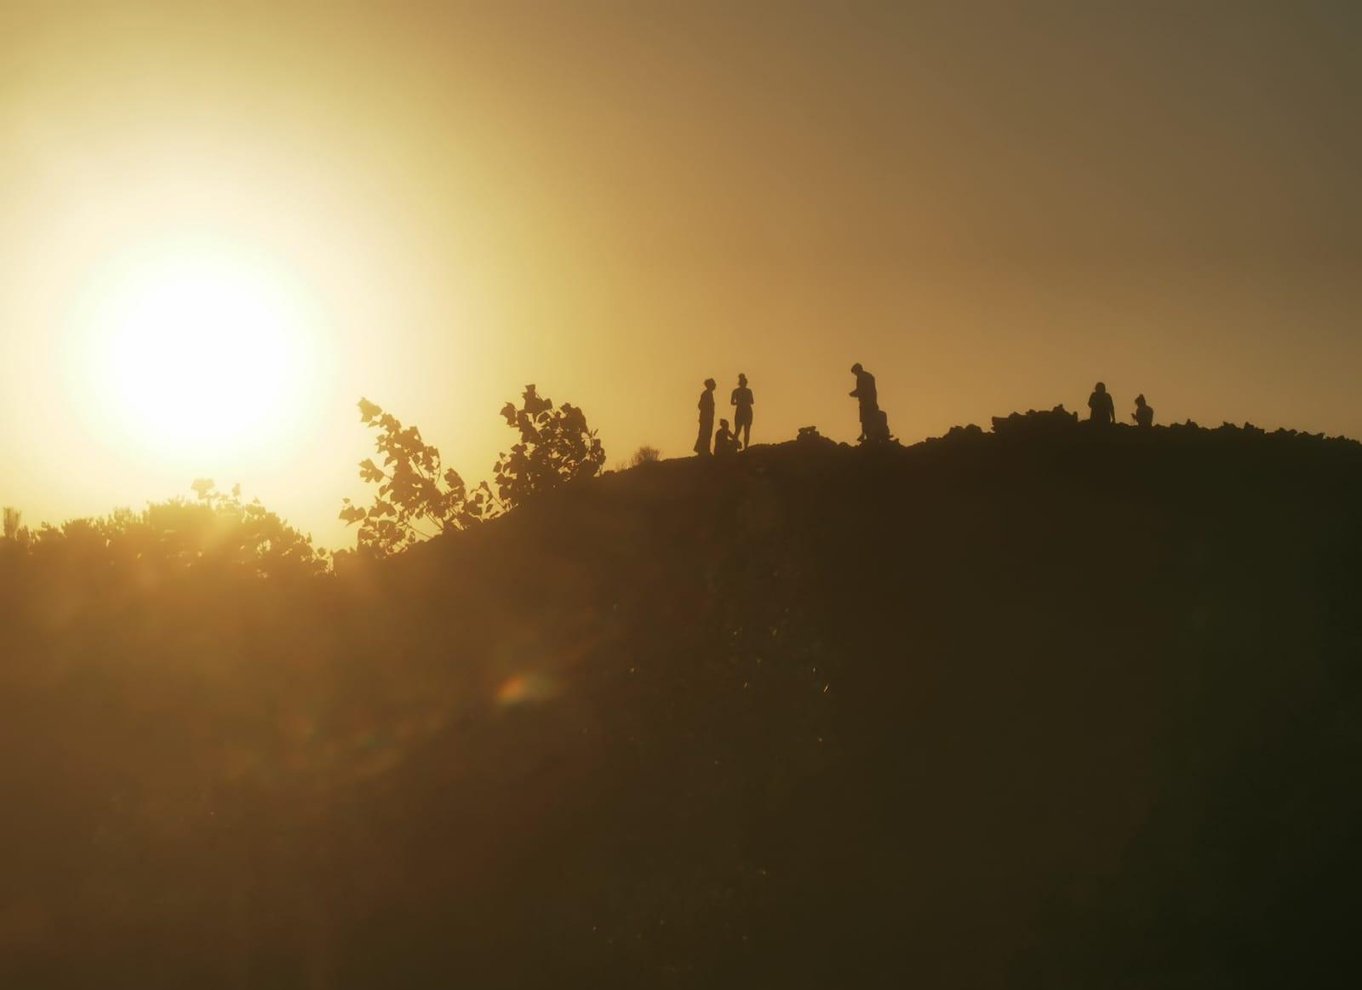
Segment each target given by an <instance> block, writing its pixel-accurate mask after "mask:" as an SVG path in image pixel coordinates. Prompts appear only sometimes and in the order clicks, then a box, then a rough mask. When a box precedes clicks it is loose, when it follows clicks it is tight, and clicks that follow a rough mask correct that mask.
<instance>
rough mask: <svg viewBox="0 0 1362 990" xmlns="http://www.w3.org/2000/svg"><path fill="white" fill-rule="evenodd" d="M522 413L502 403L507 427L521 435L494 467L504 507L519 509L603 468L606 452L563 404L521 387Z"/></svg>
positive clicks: (579, 414)
mask: <svg viewBox="0 0 1362 990" xmlns="http://www.w3.org/2000/svg"><path fill="white" fill-rule="evenodd" d="M522 401H523V404H522V407H521V408H520V409H516V407H515V405H514V403H510V402H508V403H506V405H505V406H504V407H503V408H502V410H501V415H502V416H504V417H505V418H506V425H508V426H510V427H511V428H512V429H516V430H519V431H520V443H518V444H516V445H515V446H514V447H512V448H511V452H510V453H509V454H502V455H501V460H499V461H498V462H497V465H496V469H495V470H496V479H497V493H498V495H500V497H501V501H502V502H503V503H505V505H506V506H507V507H508V508H509V507H513V506H516V505H520V504H522V503H523V502H525V501H527V500H528V499H531V498H533V497H534V496H536V495H539V494H542V493H543V492H545V491H548V490H550V489H553V488H557V487H558V486H559V485H561V484H563V483H564V482H568V481H578V480H581V479H583V478H591V477H594V476H595V475H596V474H598V473H599V472H600V470H601V465H603V464H604V463H605V448H603V447H602V446H601V441H600V440H599V439H598V438H597V437H596V433H595V431H594V430H592V429H590V428H589V427H588V426H587V423H586V414H585V413H583V412H582V410H581V409H579V408H577V407H576V406H573V405H570V404H568V403H563V405H562V406H561V407H560V408H558V409H555V408H554V407H553V403H552V402H551V401H550V400H549V399H547V398H544V397H543V396H541V395H539V394H538V393H537V392H536V391H535V387H534V386H533V385H526V386H525V392H524V395H523V397H522Z"/></svg>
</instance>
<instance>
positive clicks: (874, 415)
mask: <svg viewBox="0 0 1362 990" xmlns="http://www.w3.org/2000/svg"><path fill="white" fill-rule="evenodd" d="M851 373H852V374H853V375H855V376H856V387H855V388H854V389H852V390H851V397H852V398H853V399H855V400H856V401H857V403H858V405H859V407H860V414H861V435H860V436H859V437H857V439H858V440H888V439H889V421H888V417H886V416H885V415H884V413H882V412H881V411H880V397H879V393H878V392H876V391H875V376H874V375H872V374H871V373H870V372H868V371H866V370H865V369H864V368H862V367H861V365H860V362H857V363H856V364H853V365H852V366H851Z"/></svg>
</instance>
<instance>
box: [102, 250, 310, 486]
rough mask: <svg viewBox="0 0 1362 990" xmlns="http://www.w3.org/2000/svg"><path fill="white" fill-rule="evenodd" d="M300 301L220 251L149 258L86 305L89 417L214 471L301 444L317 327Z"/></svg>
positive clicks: (280, 282)
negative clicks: (229, 463) (218, 465)
mask: <svg viewBox="0 0 1362 990" xmlns="http://www.w3.org/2000/svg"><path fill="white" fill-rule="evenodd" d="M303 302H304V300H303V296H302V294H301V293H300V292H299V291H298V290H297V289H296V288H293V287H291V286H289V285H288V284H287V282H286V281H285V280H284V279H281V278H279V277H276V276H274V275H272V274H271V273H269V272H268V271H267V270H266V269H265V268H264V267H262V266H261V265H259V264H254V263H251V262H250V261H249V260H245V259H242V258H239V257H232V256H230V255H227V254H225V253H223V252H196V253H195V252H191V253H179V254H175V255H173V256H160V257H152V258H147V259H144V260H142V261H140V262H139V263H137V264H135V265H132V266H130V267H129V268H126V269H125V270H123V271H121V272H118V273H116V274H114V275H111V276H110V277H107V278H104V279H101V280H100V284H99V286H98V287H97V289H96V290H95V291H93V292H92V293H91V297H90V300H89V301H88V303H87V306H86V309H87V317H86V320H85V322H86V323H87V329H86V334H87V337H86V339H87V341H88V344H87V346H84V347H82V348H81V350H82V351H83V353H84V362H83V363H84V366H85V367H84V377H85V378H86V381H87V384H88V389H87V391H86V394H87V396H88V398H89V400H90V401H89V402H88V403H87V407H88V408H87V411H88V412H89V413H90V414H91V415H92V416H93V418H94V421H95V423H96V425H97V426H98V429H99V432H100V433H101V434H103V435H104V436H105V437H106V438H107V439H110V440H114V441H116V442H118V443H119V445H120V446H123V447H125V448H126V447H128V446H132V447H135V448H137V449H139V450H141V451H142V452H144V453H146V454H149V455H151V456H153V457H156V458H157V459H164V460H173V461H175V462H177V463H185V464H188V463H196V464H210V463H212V462H214V461H215V460H217V461H221V460H223V459H230V460H239V459H240V458H242V457H243V456H246V457H249V456H251V455H254V454H257V453H260V452H264V451H267V450H269V449H271V448H275V449H276V450H277V448H278V447H279V446H280V445H296V444H297V443H298V442H300V440H301V439H302V436H301V434H302V431H303V428H304V426H305V424H306V421H307V419H308V418H309V417H310V416H311V414H312V413H314V412H315V405H316V402H315V396H316V391H317V390H316V387H315V382H316V377H317V374H318V368H317V363H318V362H317V357H318V355H317V354H316V353H315V350H316V348H315V326H314V325H313V323H314V321H313V320H312V319H311V318H310V314H309V313H308V312H307V307H306V306H305V305H303Z"/></svg>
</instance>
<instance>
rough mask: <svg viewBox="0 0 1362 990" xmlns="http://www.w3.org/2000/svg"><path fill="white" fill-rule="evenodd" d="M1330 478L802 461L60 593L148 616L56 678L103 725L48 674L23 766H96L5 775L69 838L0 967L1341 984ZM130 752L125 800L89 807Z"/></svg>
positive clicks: (795, 451)
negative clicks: (223, 582)
mask: <svg viewBox="0 0 1362 990" xmlns="http://www.w3.org/2000/svg"><path fill="white" fill-rule="evenodd" d="M1359 505H1362V449H1360V448H1359V447H1358V446H1357V445H1355V444H1351V443H1348V442H1342V441H1325V440H1320V439H1317V438H1312V437H1306V436H1297V435H1284V434H1278V435H1262V434H1261V433H1258V432H1256V431H1245V430H1236V429H1223V430H1217V431H1203V430H1195V429H1191V428H1172V429H1167V430H1155V431H1152V432H1145V433H1139V432H1136V431H1134V430H1125V429H1120V430H1116V431H1112V432H1111V433H1109V434H1093V433H1091V432H1090V431H1087V430H1084V429H1081V428H1078V427H1073V428H1068V429H1059V430H1041V431H1038V432H1033V431H1015V430H1014V431H1012V432H1011V433H1008V434H1004V435H1000V436H994V435H987V436H985V435H971V434H967V433H958V434H956V435H954V436H952V437H951V438H949V439H946V440H941V441H932V442H928V443H926V444H921V445H918V446H916V447H913V448H908V449H899V448H888V449H882V450H852V449H847V448H840V447H836V446H833V445H830V444H826V445H825V444H819V443H817V442H815V443H811V444H802V443H794V444H787V445H784V446H780V447H772V448H758V449H754V450H752V451H750V452H749V453H748V454H746V455H744V456H743V457H741V458H739V459H736V460H734V461H730V462H699V461H673V462H665V463H662V464H657V465H649V466H645V467H643V468H640V469H636V470H633V471H629V472H626V473H623V474H618V475H612V476H608V477H605V478H602V479H600V480H598V481H596V482H593V483H590V484H587V485H583V486H579V487H575V488H571V489H567V490H563V491H561V492H559V493H556V494H555V495H554V496H553V497H551V498H549V499H547V500H545V501H544V502H543V503H541V504H538V505H534V506H530V507H527V508H525V509H523V510H521V511H518V512H516V513H514V514H512V515H511V516H510V517H507V518H505V519H503V520H501V521H499V522H496V523H494V524H491V525H488V526H485V527H483V528H482V529H481V530H479V531H476V532H473V533H470V534H465V535H463V536H461V537H458V538H452V539H448V540H443V541H437V542H435V543H432V544H429V545H427V546H425V547H422V548H420V549H419V550H417V551H414V552H412V553H409V554H407V555H406V556H405V557H403V558H400V559H397V560H394V561H391V562H388V563H386V564H383V565H379V566H375V567H371V568H365V569H358V570H353V571H351V572H349V573H347V574H343V575H342V576H341V577H340V578H339V579H337V580H336V581H334V582H330V583H327V584H323V585H316V584H313V585H308V586H304V587H299V588H294V589H292V590H288V589H270V590H269V591H268V592H267V593H262V594H255V593H253V594H255V597H250V598H246V599H242V600H239V601H235V602H234V603H233V605H232V608H231V609H230V610H228V611H223V608H222V607H221V606H220V605H214V606H212V607H208V606H207V605H205V604H204V603H203V602H202V601H196V600H194V599H193V598H192V594H191V593H190V592H187V591H185V592H177V594H179V595H180V596H181V597H182V598H183V599H184V600H180V599H179V598H177V599H175V600H174V601H171V602H167V601H165V600H163V599H164V598H165V595H167V594H169V593H168V592H164V593H159V592H158V594H160V595H161V598H157V599H155V600H154V601H153V602H152V604H143V605H124V606H120V608H119V609H107V610H106V611H105V612H104V613H97V612H96V611H90V615H92V616H95V617H93V618H89V619H87V620H84V621H85V623H86V627H85V628H83V629H82V630H81V632H80V635H82V636H86V637H97V636H100V635H107V633H108V630H107V629H104V628H103V627H99V628H94V627H90V626H89V625H88V624H89V623H94V624H96V626H97V625H98V623H104V624H105V625H106V626H108V627H110V628H121V625H120V624H125V623H126V622H127V621H128V620H127V618H126V617H127V615H129V614H137V615H140V616H141V617H142V619H141V624H140V625H138V626H137V627H136V628H137V631H135V632H130V633H129V632H122V633H120V635H121V636H122V639H121V640H120V645H119V647H118V649H119V650H120V651H123V652H125V653H128V654H129V655H134V654H135V655H136V656H137V657H138V658H139V661H138V665H137V671H136V672H135V673H130V672H128V671H126V670H117V669H115V671H114V672H113V673H108V672H103V673H100V674H99V675H98V677H99V680H98V681H97V683H98V685H100V686H99V687H95V686H87V688H86V691H87V694H88V696H89V698H90V699H103V700H104V704H103V705H102V707H101V706H100V705H99V704H97V703H96V702H95V701H94V700H91V701H90V708H89V710H83V709H82V710H81V711H82V712H83V715H82V716H81V717H82V718H83V719H86V720H88V719H93V720H94V721H95V723H96V727H95V728H89V725H90V724H91V723H90V722H89V721H81V722H79V723H77V722H76V719H77V715H76V714H73V712H74V711H75V710H76V709H75V708H73V707H72V706H76V708H79V706H78V704H77V702H76V701H73V700H72V693H71V692H70V691H69V690H66V689H63V691H62V692H61V693H50V694H48V695H43V696H42V698H43V699H45V700H42V701H41V704H46V705H48V706H49V708H50V709H51V710H50V711H48V712H47V716H46V718H45V720H44V725H46V726H52V725H54V724H68V725H70V726H71V728H70V731H68V732H66V733H65V736H66V743H65V744H64V745H63V746H61V747H54V748H53V752H49V751H48V750H46V749H42V748H41V747H40V748H39V752H38V759H39V761H40V762H41V760H43V759H49V760H54V759H60V760H63V761H65V762H64V763H62V764H60V768H61V769H62V773H61V774H57V773H54V774H53V775H52V776H53V778H56V777H58V776H60V778H61V779H62V780H63V781H69V780H70V779H72V774H75V775H76V778H77V779H80V780H82V781H84V782H85V783H84V784H83V786H82V787H81V788H80V789H79V791H78V792H76V793H70V794H68V793H65V792H64V791H61V789H60V788H57V791H56V792H53V790H52V789H53V787H54V786H55V785H51V784H50V783H46V782H43V781H38V782H35V781H32V780H25V781H24V783H23V786H24V787H27V788H28V789H29V791H30V792H31V793H29V794H28V799H27V802H28V804H29V805H30V806H33V807H39V808H42V809H44V813H46V814H50V815H51V816H52V818H53V821H54V822H55V823H57V824H55V825H54V828H55V829H56V831H57V832H59V833H60V834H61V836H62V839H61V840H60V841H62V842H70V843H79V842H80V841H82V840H89V841H90V842H92V843H94V845H93V846H92V847H89V848H87V847H86V846H84V845H81V846H79V847H78V852H77V854H76V856H77V858H76V862H78V863H79V867H78V872H79V874H80V875H79V878H71V877H66V878H65V879H63V880H61V881H60V882H59V883H56V884H54V885H52V886H49V887H47V888H45V889H46V890H47V894H46V895H45V896H46V899H45V900H44V897H43V896H38V895H33V894H32V892H31V891H30V892H29V895H28V896H29V900H34V901H36V902H37V903H39V904H40V907H41V910H42V911H45V912H46V913H45V914H41V915H39V916H38V917H40V918H41V921H42V923H41V924H40V923H39V922H37V921H33V920H32V919H31V918H29V916H28V915H22V914H21V915H15V917H17V918H19V921H17V922H10V923H9V924H10V926H11V928H15V926H18V927H17V928H15V930H16V931H18V935H12V936H11V938H10V941H11V943H12V944H13V946H14V947H15V951H14V952H12V953H11V955H10V958H11V959H13V960H16V962H15V964H14V965H15V966H16V967H17V968H16V972H18V973H21V974H27V975H28V976H30V977H35V978H36V977H42V978H44V979H47V980H48V981H49V982H52V983H56V982H63V981H64V982H66V983H67V984H69V985H82V984H85V985H88V981H89V977H90V976H91V974H99V979H98V980H96V982H98V983H99V984H100V985H105V986H112V985H140V986H145V985H154V984H159V985H186V981H193V982H196V983H197V984H198V985H222V986H251V987H259V986H317V987H332V986H334V987H428V986H446V985H448V986H453V985H467V986H523V987H531V986H561V985H572V986H575V985H582V986H621V987H635V986H659V987H666V986H707V987H709V986H732V987H748V986H810V987H815V986H816V987H843V986H878V985H885V986H891V985H892V986H902V985H915V986H922V987H991V986H1019V987H1023V986H1036V987H1057V986H1072V987H1093V986H1131V987H1145V986H1151V987H1152V986H1157V987H1175V986H1187V987H1203V988H1204V987H1221V986H1223V987H1244V986H1265V987H1266V986H1272V987H1278V986H1282V985H1287V984H1296V985H1310V986H1324V985H1342V984H1343V982H1344V979H1345V976H1349V977H1350V976H1351V973H1352V972H1354V971H1355V960H1354V958H1353V956H1354V955H1355V950H1354V948H1353V943H1354V941H1355V939H1354V938H1353V929H1354V927H1355V922H1354V919H1355V918H1356V916H1357V903H1356V902H1357V899H1358V896H1359V895H1358V893H1357V891H1358V890H1359V889H1362V888H1359V882H1360V881H1362V862H1359V853H1358V851H1357V845H1356V842H1355V836H1356V835H1358V834H1362V794H1360V793H1359V789H1358V787H1357V771H1356V767H1357V766H1358V765H1359V760H1360V759H1362V696H1360V695H1359V687H1360V686H1362V683H1360V680H1359V666H1358V664H1359V660H1362V608H1359V602H1360V601H1362V595H1360V594H1359V593H1360V592H1362V517H1360V516H1359V511H1358V506H1359ZM138 608H141V609H143V611H142V612H137V611H136V609H138ZM100 615H102V617H99V616H100ZM33 621H34V622H36V621H37V620H33ZM80 626H81V624H80V623H77V627H80ZM48 628H49V627H43V626H37V625H33V626H31V628H29V631H28V632H27V633H26V635H28V636H29V637H30V638H31V641H32V642H38V643H47V645H46V646H45V648H46V649H47V650H49V652H50V651H53V650H58V651H59V650H60V649H61V647H60V645H58V646H53V645H51V643H50V642H48V641H47V640H43V639H42V636H43V635H48V636H49V639H50V638H51V635H52V634H50V633H47V634H44V633H43V629H48ZM35 629H36V630H37V631H34V630H35ZM60 635H61V636H62V637H69V636H71V635H75V633H74V632H72V631H71V630H70V629H69V628H67V627H62V631H61V633H60ZM190 642H196V643H199V644H200V646H199V647H198V648H199V650H200V651H201V654H202V655H205V656H207V657H209V658H210V660H211V662H210V663H208V664H207V669H208V672H207V673H205V672H204V664H203V662H202V660H200V662H198V663H197V664H196V665H191V666H190V667H189V668H188V669H189V670H190V672H189V673H186V666H185V663H184V661H183V659H179V660H177V659H176V658H177V657H182V656H183V654H184V652H185V650H186V645H185V644H187V643H190ZM205 642H208V643H212V644H215V645H212V646H207V645H204V644H205ZM224 642H226V643H228V644H232V643H234V644H236V645H235V646H230V648H228V647H227V646H223V645H222V644H223V643H224ZM35 648H36V647H35ZM94 676H95V675H89V677H94ZM89 677H87V678H86V679H85V680H82V681H81V682H80V683H82V684H87V685H94V684H95V683H96V682H95V681H90V680H89ZM110 678H112V679H114V680H116V682H117V685H118V687H117V690H116V691H111V690H110V689H109V684H108V682H109V679H110ZM25 690H30V691H36V690H37V689H35V688H32V687H31V686H26V687H25ZM110 697H112V698H114V699H115V700H114V701H113V702H111V703H110V702H108V701H107V699H109V698H110ZM149 698H150V699H151V700H148V699H149ZM38 710H41V705H39V708H38ZM166 711H173V712H174V713H175V714H174V716H173V718H161V719H160V720H159V721H158V716H157V713H158V712H166ZM262 712H265V713H267V714H264V715H262ZM63 720H66V722H65V723H63ZM156 726H159V728H155V727H156ZM167 726H169V727H167ZM34 731H35V732H39V734H40V735H41V734H42V730H40V729H37V728H35V729H34ZM48 733H49V734H51V730H50V729H49V730H48ZM91 733H93V734H94V735H95V736H97V737H98V739H99V740H100V741H99V743H98V744H95V743H92V742H88V741H87V736H89V735H90V734H91ZM72 737H74V738H76V739H77V740H81V742H80V743H79V744H78V745H72V744H71V743H70V739H71V738H72ZM26 740H27V741H24V742H22V743H21V748H22V746H23V745H28V746H33V745H35V744H34V743H33V742H32V741H31V740H29V739H27V737H26ZM54 752H56V753H59V754H60V756H57V755H53V753H54ZM171 754H173V755H171ZM129 779H131V780H138V781H139V783H138V786H137V788H135V790H136V794H137V800H136V801H135V802H134V803H135V804H136V805H137V806H138V807H142V808H144V809H145V808H152V809H153V810H152V811H146V810H144V811H143V813H141V814H140V815H137V814H125V813H123V812H120V813H119V814H117V815H115V814H113V813H112V812H109V811H107V798H108V796H109V794H110V793H123V791H120V790H119V789H118V788H114V787H112V785H111V784H110V783H109V782H110V781H115V782H124V781H126V780H129ZM62 786H64V787H67V788H68V789H69V788H70V785H69V784H64V785H62ZM119 787H120V788H124V790H126V785H125V784H124V783H119ZM92 794H93V795H97V796H98V797H99V801H94V800H93V799H92V798H90V795H92ZM121 800H124V801H127V800H128V799H127V798H126V796H125V797H124V798H121ZM44 802H45V803H44ZM100 802H104V803H100ZM100 808H105V809H106V810H105V811H103V812H101V811H100V810H99V809H100ZM33 814H34V815H35V816H37V815H38V813H37V812H34V813H33ZM72 814H76V815H77V820H78V821H80V820H81V819H79V814H87V815H89V816H92V817H91V818H90V819H89V820H88V821H85V823H84V825H81V824H76V825H73V824H71V815H72ZM101 814H103V815H105V816H106V818H107V816H110V815H112V816H113V818H114V819H116V821H117V823H118V825H117V828H114V826H111V825H109V823H108V821H107V820H105V821H101V820H100V815H101ZM119 815H121V816H122V817H119ZM39 817H40V816H39ZM23 819H24V816H22V815H21V816H20V820H23ZM31 824H34V827H35V829H36V828H37V826H38V825H40V824H41V822H40V821H39V820H38V817H35V819H34V822H33V823H31ZM98 828H104V829H106V830H107V829H109V828H114V833H113V834H112V836H109V835H106V836H105V838H104V839H102V840H97V839H90V838H89V835H87V832H92V834H93V833H95V832H97V829H98ZM118 828H121V829H122V831H118ZM10 830H11V832H14V833H16V834H15V835H13V836H11V837H10V841H11V847H13V845H14V844H15V843H16V842H17V843H18V844H20V845H22V843H23V842H24V841H28V842H30V843H32V844H33V848H34V849H35V850H37V854H38V856H39V859H40V860H41V857H42V856H43V855H50V856H51V857H53V858H54V859H55V858H58V854H57V853H56V852H54V851H53V850H52V849H49V848H48V847H47V846H45V845H44V842H57V841H58V840H56V839H51V838H50V836H42V837H35V836H32V835H29V833H28V832H25V831H24V827H23V825H22V824H20V825H16V824H13V823H12V824H11V825H10ZM26 837H27V838H26ZM100 842H102V843H103V845H100V844H99V843H100ZM33 875H34V877H36V876H37V875H38V874H37V873H36V872H35V873H34V874H33ZM92 878H93V879H92ZM19 886H20V887H22V882H20V883H19ZM31 886H32V889H33V890H40V892H41V889H40V888H39V887H38V886H37V885H36V880H35V881H34V884H33V885H31ZM53 890H55V891H56V893H53V892H52V891H53ZM20 893H21V894H22V893H23V891H22V890H21V891H20ZM11 899H12V900H15V902H16V903H21V904H23V903H27V901H25V900H24V898H23V897H22V896H16V897H12V898H11ZM26 919H27V920H26ZM0 921H3V918H2V917H0ZM24 925H28V928H24V927H23V926H24ZM5 931H6V929H5V928H4V925H3V924H0V934H3V933H4V932H5ZM63 932H66V933H75V934H72V935H71V937H70V940H69V941H66V940H64V939H65V936H64V935H63V934H62V933H63ZM77 935H80V936H81V937H77ZM1347 982H1348V983H1349V984H1351V982H1352V980H1351V979H1350V978H1349V979H1347Z"/></svg>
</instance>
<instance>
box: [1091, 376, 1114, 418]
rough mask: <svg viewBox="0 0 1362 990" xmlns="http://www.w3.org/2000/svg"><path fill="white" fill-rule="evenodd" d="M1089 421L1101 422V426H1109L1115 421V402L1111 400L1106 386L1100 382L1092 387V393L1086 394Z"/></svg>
mask: <svg viewBox="0 0 1362 990" xmlns="http://www.w3.org/2000/svg"><path fill="white" fill-rule="evenodd" d="M1088 409H1089V410H1091V411H1090V412H1089V413H1088V422H1089V423H1101V424H1102V425H1103V426H1111V425H1113V424H1114V423H1115V422H1116V404H1115V403H1114V402H1112V401H1111V395H1110V393H1108V392H1107V387H1106V386H1105V385H1103V384H1102V383H1101V382H1098V383H1097V387H1096V388H1094V389H1093V392H1092V395H1090V396H1088Z"/></svg>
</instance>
